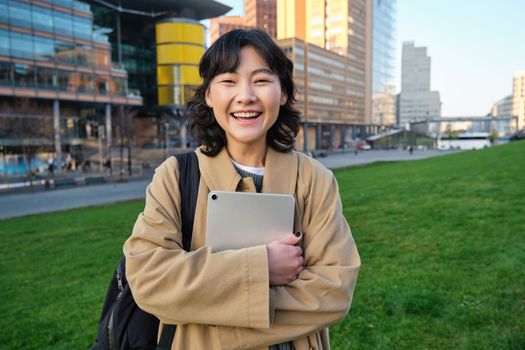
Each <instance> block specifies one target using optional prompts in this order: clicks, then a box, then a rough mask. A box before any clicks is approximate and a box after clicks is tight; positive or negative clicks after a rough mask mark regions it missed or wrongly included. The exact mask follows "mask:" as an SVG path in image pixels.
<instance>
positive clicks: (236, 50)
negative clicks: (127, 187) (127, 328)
mask: <svg viewBox="0 0 525 350" xmlns="http://www.w3.org/2000/svg"><path fill="white" fill-rule="evenodd" d="M199 70H200V75H201V77H202V81H203V82H202V84H201V85H200V86H199V87H198V88H197V90H196V92H195V96H194V97H193V99H192V100H191V101H190V102H189V103H188V110H187V112H188V115H189V130H190V132H191V133H192V135H193V137H194V138H195V139H196V140H198V141H199V142H201V143H202V146H200V147H199V148H197V150H195V153H196V154H197V157H198V161H199V168H200V171H201V175H202V176H201V178H200V185H199V189H200V190H199V194H198V199H197V208H196V214H195V222H194V230H193V238H192V243H191V253H190V252H188V251H185V250H183V248H182V242H181V229H180V228H181V216H180V210H181V208H180V193H179V188H178V181H179V178H178V177H179V168H178V163H177V160H176V158H174V157H171V158H169V159H167V160H166V161H165V162H164V163H163V164H161V165H160V166H159V167H158V168H157V169H156V172H155V175H154V176H153V180H152V182H151V184H150V185H149V187H148V190H147V192H146V204H145V208H144V212H143V213H141V214H140V215H139V216H138V219H137V220H136V222H135V226H134V228H133V233H132V235H131V237H130V238H129V239H128V240H127V241H126V243H125V244H124V254H125V256H126V264H127V266H126V269H127V270H126V276H127V278H128V282H129V285H130V287H131V291H132V292H133V296H134V298H135V300H136V302H137V304H138V305H139V306H140V307H141V308H143V309H144V310H145V311H147V312H149V313H152V314H153V315H155V316H157V317H158V318H159V319H160V321H161V323H171V324H176V325H177V329H176V333H175V340H174V342H173V345H172V346H171V349H172V350H173V349H176V350H179V349H181V350H186V349H197V350H199V349H207V350H208V349H209V350H214V349H268V348H269V349H271V350H274V349H284V350H292V349H297V350H306V349H312V348H315V349H321V350H323V349H325V350H326V349H329V347H330V345H329V337H328V327H329V326H330V325H332V324H334V323H336V322H339V321H341V320H342V319H344V318H345V316H346V314H347V312H348V310H349V308H350V304H351V301H352V294H353V290H354V286H355V283H356V278H357V273H358V270H359V267H360V258H359V254H358V252H357V249H356V246H355V243H354V240H353V238H352V235H351V233H350V228H349V226H348V224H347V222H346V220H345V218H344V216H343V214H342V206H341V200H340V198H339V190H338V185H337V181H336V179H335V177H334V175H333V174H332V172H330V171H329V170H327V169H326V168H325V167H324V166H322V165H321V164H320V163H318V162H317V161H315V160H313V159H312V158H311V157H308V156H307V155H304V154H302V153H300V152H295V151H293V146H294V141H295V137H296V136H297V133H298V130H299V123H300V115H299V112H298V111H297V110H296V109H295V107H294V102H295V97H294V91H295V88H294V83H293V78H292V73H293V72H292V70H293V64H292V62H291V61H290V60H289V59H288V58H287V57H286V55H285V54H284V53H283V51H282V50H281V49H280V48H279V47H278V46H277V45H276V44H275V42H274V41H273V40H272V39H271V38H270V37H269V36H268V34H266V33H265V32H263V31H261V30H258V29H253V30H248V31H246V30H233V31H231V32H228V33H226V34H224V35H223V36H222V37H221V38H219V39H218V40H217V41H216V42H215V43H214V44H213V45H212V46H211V47H210V48H209V49H208V50H207V51H206V52H205V54H204V56H203V58H202V59H201V62H200V66H199ZM212 190H214V191H215V190H225V191H245V192H268V193H292V194H293V195H294V196H295V199H296V216H295V218H294V222H295V224H294V231H297V235H295V234H293V233H292V232H290V235H289V237H287V238H286V239H282V240H278V241H274V242H271V243H270V244H267V245H260V246H254V247H249V248H244V249H240V250H226V251H222V252H220V253H214V252H213V251H212V249H211V247H210V246H208V245H206V239H205V225H206V206H207V196H208V193H209V192H210V191H212ZM224 234H225V235H227V234H228V232H224Z"/></svg>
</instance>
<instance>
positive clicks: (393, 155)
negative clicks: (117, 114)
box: [0, 150, 448, 219]
mask: <svg viewBox="0 0 525 350" xmlns="http://www.w3.org/2000/svg"><path fill="white" fill-rule="evenodd" d="M447 153H448V152H443V151H433V150H431V151H414V153H413V154H412V155H410V154H409V153H408V152H407V151H362V152H359V154H357V155H354V154H353V153H351V152H347V153H339V154H332V155H329V156H328V157H324V158H318V159H319V161H320V162H321V163H323V164H324V165H325V166H326V167H328V168H331V169H336V168H341V167H348V166H354V165H361V164H367V163H373V162H377V161H400V160H416V159H422V158H428V157H434V156H439V155H443V154H447ZM149 182H150V180H149V179H148V180H137V181H131V182H127V183H113V184H103V185H90V186H82V187H74V188H68V189H59V190H51V191H44V192H35V193H9V194H0V219H6V218H11V217H17V216H24V215H30V214H40V213H47V212H54V211H61V210H67V209H72V208H82V207H87V206H93V205H100V204H109V203H117V202H122V201H127V200H132V199H141V198H144V196H145V190H146V186H147V185H148V183H149Z"/></svg>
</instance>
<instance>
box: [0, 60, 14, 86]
mask: <svg viewBox="0 0 525 350" xmlns="http://www.w3.org/2000/svg"><path fill="white" fill-rule="evenodd" d="M0 84H1V85H4V86H6V85H8V86H10V85H12V84H13V63H11V62H0Z"/></svg>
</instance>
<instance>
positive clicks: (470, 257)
mask: <svg viewBox="0 0 525 350" xmlns="http://www.w3.org/2000/svg"><path fill="white" fill-rule="evenodd" d="M524 173H525V142H515V143H511V144H508V145H504V146H498V147H494V148H490V149H485V150H481V151H469V152H464V153H458V154H454V155H449V156H444V157H438V158H432V159H427V160H421V161H413V162H403V163H388V164H386V163H385V164H376V165H371V166H366V167H360V168H352V169H346V170H339V171H337V172H336V176H337V177H338V179H339V183H340V190H341V197H342V200H343V204H344V208H345V209H344V211H345V215H346V217H347V218H348V221H349V223H350V226H351V227H352V231H353V235H354V237H355V240H356V242H357V245H358V248H359V251H360V254H361V259H362V262H363V266H362V269H361V272H360V276H359V279H358V283H357V286H356V291H355V294H354V302H353V305H352V309H351V310H350V314H349V315H348V317H347V318H346V320H345V321H344V322H342V323H340V324H339V325H336V326H334V327H332V330H331V335H332V342H333V348H334V349H523V348H525V254H524V252H525V185H524V183H523V178H524ZM142 206H143V202H142V201H135V202H129V203H123V204H118V205H111V206H101V207H94V208H84V209H76V210H71V211H67V212H62V213H55V214H48V215H36V216H29V217H24V218H17V219H11V220H5V221H0V240H1V242H2V244H1V245H0V300H1V302H0V315H2V317H1V318H0V329H1V330H2V331H1V332H0V348H2V349H78V348H87V347H88V346H89V345H90V344H91V343H92V342H93V340H94V337H95V333H96V323H97V321H98V316H99V312H100V308H101V303H102V298H103V296H104V294H105V290H106V288H107V284H108V282H109V278H110V275H111V273H112V270H113V267H114V265H115V264H116V262H117V260H118V258H119V257H120V255H121V246H122V243H123V241H124V240H125V239H126V237H127V236H128V235H129V232H130V231H131V228H132V225H133V222H134V220H135V217H136V215H137V213H138V212H139V211H141V209H142Z"/></svg>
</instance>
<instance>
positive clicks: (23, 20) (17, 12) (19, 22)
mask: <svg viewBox="0 0 525 350" xmlns="http://www.w3.org/2000/svg"><path fill="white" fill-rule="evenodd" d="M9 23H11V24H13V25H16V26H20V27H25V28H31V6H30V5H29V4H25V3H21V2H14V1H10V2H9Z"/></svg>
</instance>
